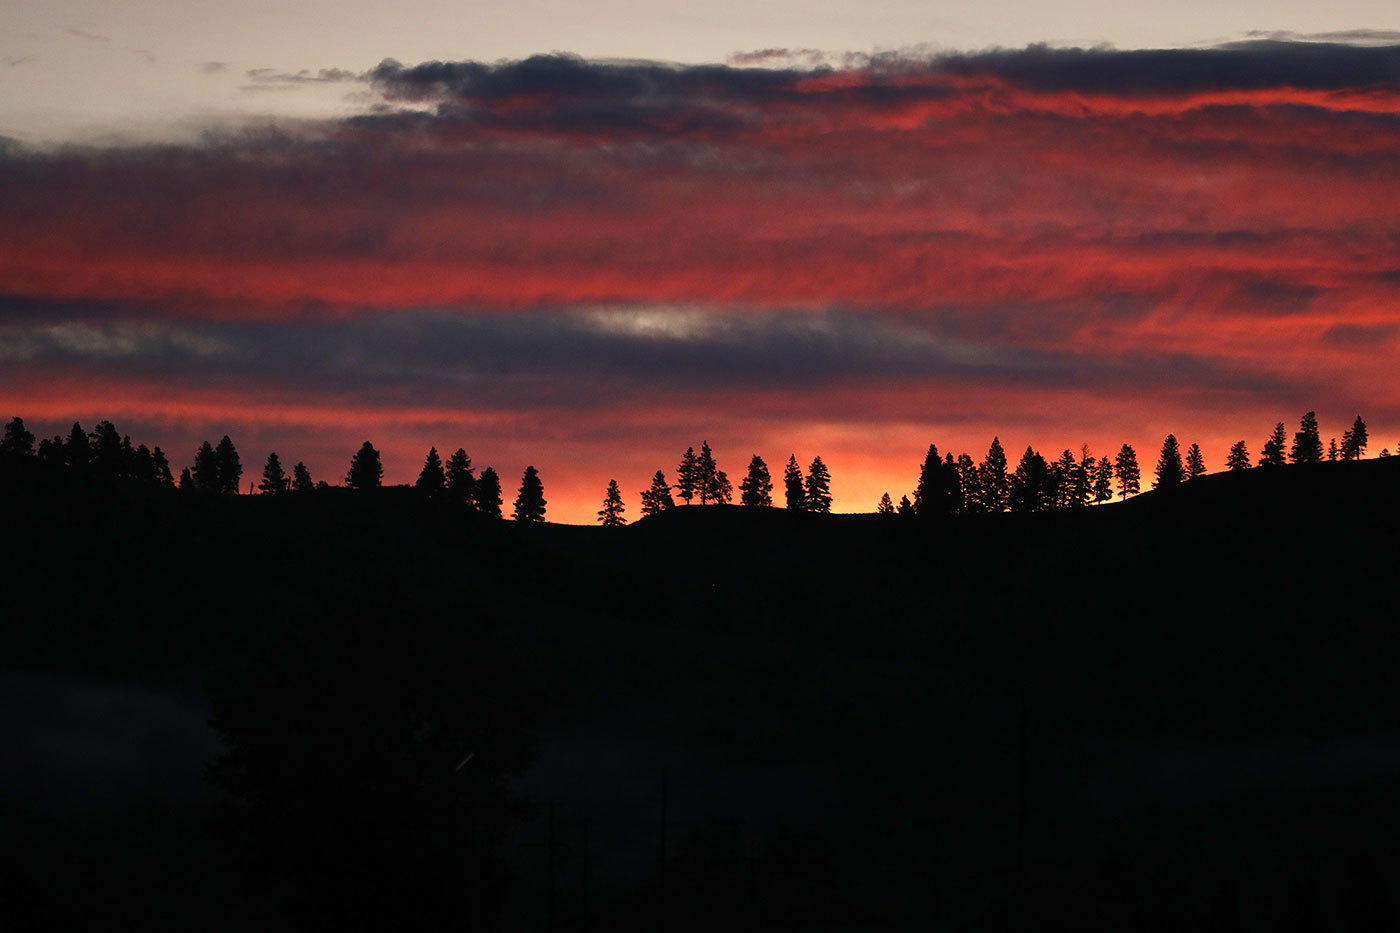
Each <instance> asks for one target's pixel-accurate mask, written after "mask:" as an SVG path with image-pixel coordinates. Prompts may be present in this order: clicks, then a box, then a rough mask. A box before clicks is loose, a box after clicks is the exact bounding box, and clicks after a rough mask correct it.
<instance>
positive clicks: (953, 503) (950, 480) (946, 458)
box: [943, 450, 966, 514]
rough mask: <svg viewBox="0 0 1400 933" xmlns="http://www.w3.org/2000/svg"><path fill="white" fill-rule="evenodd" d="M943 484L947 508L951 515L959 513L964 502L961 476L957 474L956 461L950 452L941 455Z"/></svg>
mask: <svg viewBox="0 0 1400 933" xmlns="http://www.w3.org/2000/svg"><path fill="white" fill-rule="evenodd" d="M943 482H944V484H945V489H946V493H945V494H946V495H947V508H948V512H949V513H950V514H951V513H953V512H961V511H962V510H963V506H964V505H965V504H966V500H964V499H963V491H962V476H961V475H960V474H959V473H958V461H957V460H956V459H954V457H953V452H952V451H951V450H950V451H948V452H947V453H946V454H944V455H943Z"/></svg>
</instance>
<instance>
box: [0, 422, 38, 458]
mask: <svg viewBox="0 0 1400 933" xmlns="http://www.w3.org/2000/svg"><path fill="white" fill-rule="evenodd" d="M0 454H4V455H5V456H7V457H24V458H28V457H32V456H34V435H33V434H31V433H30V432H29V431H27V430H25V427H24V419H22V418H18V417H16V418H12V419H11V420H10V423H9V424H7V425H5V439H4V440H0Z"/></svg>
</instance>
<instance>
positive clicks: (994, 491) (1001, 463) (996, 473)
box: [977, 437, 1011, 512]
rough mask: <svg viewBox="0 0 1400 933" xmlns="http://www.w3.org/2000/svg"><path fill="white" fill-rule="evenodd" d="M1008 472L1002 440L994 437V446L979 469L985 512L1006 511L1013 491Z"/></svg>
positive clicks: (979, 482) (978, 474)
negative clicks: (1011, 490)
mask: <svg viewBox="0 0 1400 933" xmlns="http://www.w3.org/2000/svg"><path fill="white" fill-rule="evenodd" d="M1006 470H1007V466H1006V451H1004V450H1002V449H1001V439H1000V438H996V437H994V438H992V445H991V446H990V447H988V448H987V457H986V459H984V460H983V461H982V462H981V464H979V465H978V467H977V479H978V486H979V487H980V488H981V492H982V495H981V499H982V508H983V509H984V510H985V511H988V512H1004V511H1006V506H1007V503H1008V501H1009V499H1008V497H1009V495H1010V489H1011V481H1010V478H1009V477H1008V476H1007V472H1006Z"/></svg>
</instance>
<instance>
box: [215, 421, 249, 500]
mask: <svg viewBox="0 0 1400 933" xmlns="http://www.w3.org/2000/svg"><path fill="white" fill-rule="evenodd" d="M214 463H215V469H217V470H218V477H219V479H218V483H219V492H223V493H228V494H229V495H235V496H236V495H238V484H239V481H240V480H242V478H243V464H242V463H240V462H239V460H238V451H237V450H235V449H234V447H233V441H231V440H229V436H228V435H227V434H225V435H224V437H223V440H221V441H219V446H218V447H215V448H214Z"/></svg>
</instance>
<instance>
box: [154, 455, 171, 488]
mask: <svg viewBox="0 0 1400 933" xmlns="http://www.w3.org/2000/svg"><path fill="white" fill-rule="evenodd" d="M151 472H152V474H153V475H154V476H155V480H156V482H157V483H159V484H160V485H161V486H163V487H164V488H166V489H173V488H175V479H174V477H172V476H171V475H170V461H169V460H168V459H166V456H165V451H163V450H161V449H160V447H159V446H157V447H156V449H155V450H153V451H151Z"/></svg>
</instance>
